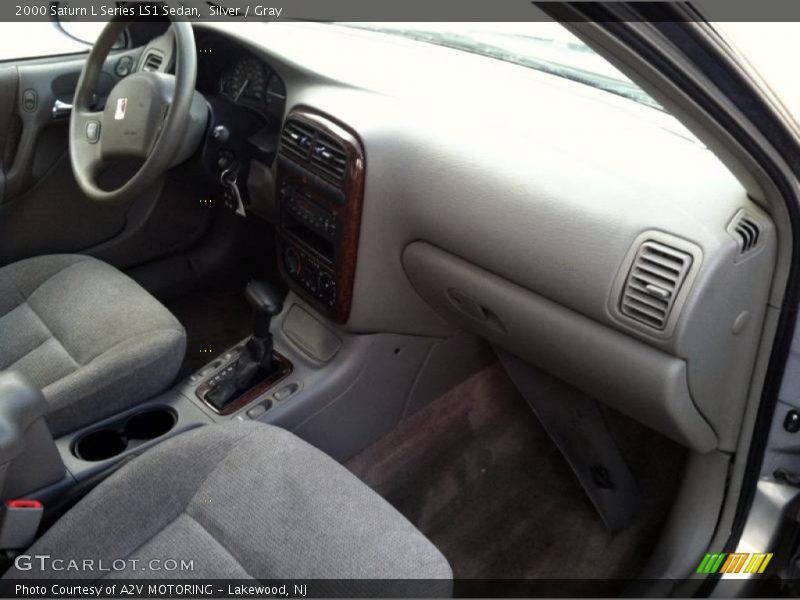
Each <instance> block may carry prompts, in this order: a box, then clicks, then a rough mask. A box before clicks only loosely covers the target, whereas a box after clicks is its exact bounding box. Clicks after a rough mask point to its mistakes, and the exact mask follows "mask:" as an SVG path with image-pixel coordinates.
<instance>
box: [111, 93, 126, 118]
mask: <svg viewBox="0 0 800 600" xmlns="http://www.w3.org/2000/svg"><path fill="white" fill-rule="evenodd" d="M127 110H128V99H127V98H117V111H116V112H115V113H114V120H115V121H121V120H122V119H124V118H125V113H126V112H127Z"/></svg>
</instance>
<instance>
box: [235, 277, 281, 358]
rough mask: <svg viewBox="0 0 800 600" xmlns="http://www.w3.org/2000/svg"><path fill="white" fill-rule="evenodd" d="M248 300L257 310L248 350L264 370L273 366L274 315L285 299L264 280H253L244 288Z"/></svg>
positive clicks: (279, 310) (248, 341) (279, 309)
mask: <svg viewBox="0 0 800 600" xmlns="http://www.w3.org/2000/svg"><path fill="white" fill-rule="evenodd" d="M244 295H245V298H247V302H248V303H249V304H250V306H251V307H253V310H255V312H256V316H255V322H254V324H253V335H252V336H250V339H249V340H247V346H246V348H247V352H248V353H249V354H250V357H251V358H252V359H253V361H255V362H256V363H257V364H258V365H259V366H260V367H261V370H262V371H264V372H269V371H270V369H271V368H272V334H271V333H270V331H269V326H270V323H271V321H272V317H274V316H275V315H277V314H278V313H279V312H281V309H282V308H283V299H282V298H281V297H280V294H279V293H278V291H277V290H276V289H275V288H274V287H272V286H271V285H270V284H268V283H266V282H264V281H251V282H250V283H248V284H247V287H246V288H245V290H244Z"/></svg>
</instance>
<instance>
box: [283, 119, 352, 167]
mask: <svg viewBox="0 0 800 600" xmlns="http://www.w3.org/2000/svg"><path fill="white" fill-rule="evenodd" d="M281 152H283V153H284V154H286V155H287V156H290V157H292V158H294V159H295V160H299V161H301V162H303V163H307V164H308V166H309V168H311V169H312V170H313V171H316V172H317V173H319V174H321V175H323V176H324V177H326V178H328V179H331V180H333V181H336V182H342V181H344V179H345V177H346V175H347V165H348V161H347V153H346V152H345V149H344V147H343V146H342V144H341V142H339V141H338V140H336V139H335V138H334V137H332V136H330V135H327V134H326V133H323V132H322V131H319V130H318V129H316V128H315V127H314V126H313V125H310V124H308V123H305V122H304V121H300V120H298V119H289V120H287V121H286V124H285V125H284V126H283V132H282V133H281Z"/></svg>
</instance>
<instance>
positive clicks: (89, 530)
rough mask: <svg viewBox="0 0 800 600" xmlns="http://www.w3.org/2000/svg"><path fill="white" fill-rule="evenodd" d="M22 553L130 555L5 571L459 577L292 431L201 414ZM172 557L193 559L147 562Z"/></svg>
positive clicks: (387, 590)
mask: <svg viewBox="0 0 800 600" xmlns="http://www.w3.org/2000/svg"><path fill="white" fill-rule="evenodd" d="M25 554H26V555H28V556H42V555H49V556H50V557H51V559H64V563H63V564H67V562H68V561H69V560H75V559H81V560H83V559H88V560H95V561H97V560H100V559H102V560H103V564H104V565H107V566H110V565H111V564H112V562H113V561H118V560H125V561H126V562H127V563H130V566H126V567H125V568H122V566H123V564H122V563H119V564H118V566H119V567H120V569H119V570H116V569H115V570H112V571H110V572H105V573H102V572H101V573H98V572H90V571H81V570H75V571H68V570H53V569H49V568H45V569H44V570H41V569H40V567H41V565H40V564H38V563H37V564H35V565H34V568H32V569H31V570H18V569H16V568H15V567H12V569H11V570H10V571H8V572H7V573H6V574H5V578H6V579H9V578H10V579H18V578H34V579H36V578H45V579H47V578H59V579H67V578H70V579H72V578H80V579H85V578H91V579H100V578H119V579H132V578H137V579H155V578H178V579H303V580H311V579H325V580H337V581H336V582H332V581H329V582H328V583H330V584H334V585H335V588H334V589H333V590H330V591H331V592H332V594H333V595H338V596H341V595H345V596H347V595H365V594H362V593H361V592H366V593H368V594H369V595H381V594H386V595H406V592H409V589H408V587H403V586H404V585H408V584H409V582H408V581H406V582H405V584H403V583H402V582H400V583H399V584H395V585H400V587H397V588H395V587H392V585H393V584H392V583H391V582H386V581H385V580H387V579H389V580H414V579H415V580H425V582H426V583H425V586H426V587H424V588H423V589H417V591H419V592H421V593H422V595H426V596H427V595H442V594H448V593H450V591H451V589H452V588H451V578H452V572H451V570H450V566H449V564H448V563H447V560H446V559H445V558H444V557H443V556H442V554H441V553H440V552H439V551H438V550H437V549H436V548H435V547H434V546H433V545H432V544H431V542H429V541H428V540H427V539H426V538H425V537H424V536H423V535H422V534H421V533H420V532H419V531H418V530H417V529H416V528H415V527H414V526H413V525H412V524H411V523H409V522H408V521H407V520H406V519H405V518H404V517H403V516H402V515H401V514H400V513H398V512H397V511H396V510H395V509H394V508H392V506H390V505H389V504H388V503H387V502H386V501H385V500H383V498H381V497H380V496H378V495H377V494H376V493H375V492H373V491H372V490H370V489H369V488H368V487H367V486H366V485H365V484H363V483H362V482H361V481H359V480H358V479H357V478H356V477H355V476H354V475H353V474H351V473H350V472H349V471H348V470H347V469H345V468H344V467H343V466H341V465H340V464H338V463H337V462H336V461H334V460H333V459H331V458H330V457H329V456H327V455H325V454H323V453H322V452H321V451H319V450H317V449H316V448H314V447H312V446H310V445H309V444H307V443H305V442H303V441H302V440H300V439H299V438H297V437H296V436H295V435H294V434H292V433H290V432H288V431H286V430H284V429H280V428H278V427H274V426H271V425H266V424H262V423H259V422H249V421H248V422H241V421H239V422H230V423H225V424H218V425H207V426H202V427H200V428H197V429H194V430H191V431H189V432H186V433H182V434H179V435H177V436H175V437H173V438H171V439H169V440H167V441H165V442H163V443H161V444H159V445H158V446H155V447H154V448H152V449H150V450H148V451H147V452H145V453H144V454H143V455H142V456H140V457H138V458H136V459H135V460H133V461H131V462H130V463H129V464H127V465H125V466H124V467H123V468H122V469H120V470H119V471H118V472H117V473H115V474H114V475H112V476H111V477H109V478H108V479H107V480H105V481H104V482H103V483H102V484H100V485H99V486H98V487H97V488H95V489H94V490H93V491H92V492H91V493H90V494H88V495H87V496H86V497H85V498H84V499H83V500H82V501H81V502H79V503H78V504H77V505H76V506H75V507H74V508H73V509H71V510H70V511H69V512H68V513H66V515H64V516H63V517H62V518H61V519H60V520H59V521H57V522H56V524H55V525H53V527H51V528H50V529H49V530H48V531H47V532H46V533H45V535H44V536H43V537H42V538H41V539H40V540H39V541H37V542H36V543H35V544H34V545H33V546H32V547H31V548H30V549H29V550H28V551H27V552H25ZM166 558H170V559H176V560H177V561H179V562H180V561H181V560H184V561H190V560H191V561H193V569H192V570H187V571H183V572H181V571H164V570H161V571H158V570H156V571H151V570H148V568H146V567H147V565H148V564H149V561H151V560H153V559H157V560H164V559H166ZM132 561H137V562H135V563H134V562H132ZM95 564H97V563H95ZM134 565H135V566H134ZM143 567H145V568H143ZM351 579H371V580H381V583H380V589H377V590H376V589H375V587H374V585H375V582H373V583H372V585H368V586H367V587H364V588H358V585H359V584H358V583H356V582H350V583H348V582H347V581H342V580H351ZM308 583H311V582H310V581H309V582H308ZM362 585H363V584H362ZM342 586H344V587H342ZM350 586H355V588H353V587H350ZM317 591H318V590H317ZM414 595H419V594H414Z"/></svg>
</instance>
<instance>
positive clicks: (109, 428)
mask: <svg viewBox="0 0 800 600" xmlns="http://www.w3.org/2000/svg"><path fill="white" fill-rule="evenodd" d="M177 421H178V418H177V415H176V414H175V411H173V410H172V409H170V408H166V407H158V408H149V409H147V410H144V411H141V412H137V413H134V414H132V415H129V416H127V417H125V418H123V419H119V420H118V421H114V422H112V423H109V424H108V425H105V426H104V427H102V428H100V429H95V430H93V431H89V432H86V433H84V434H82V435H81V436H80V437H78V439H77V440H76V441H75V443H74V445H73V447H72V453H73V454H74V455H75V456H76V457H78V458H80V459H81V460H86V461H89V462H96V461H100V460H106V459H108V458H113V457H114V456H118V455H120V454H122V453H123V452H125V451H126V450H132V449H133V448H136V447H137V446H141V445H142V444H144V443H145V442H148V441H150V440H154V439H156V438H157V437H161V436H162V435H164V434H165V433H168V432H169V431H170V430H171V429H172V428H173V427H175V423H177Z"/></svg>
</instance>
